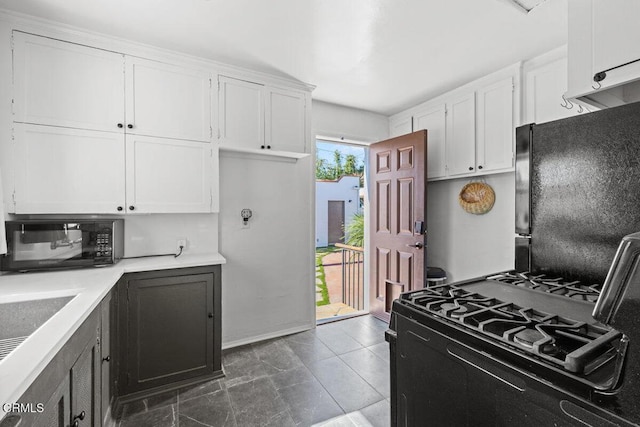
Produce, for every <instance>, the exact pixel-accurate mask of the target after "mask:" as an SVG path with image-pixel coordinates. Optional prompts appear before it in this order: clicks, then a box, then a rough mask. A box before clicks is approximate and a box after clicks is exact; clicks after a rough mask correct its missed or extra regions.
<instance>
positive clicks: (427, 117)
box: [413, 104, 447, 179]
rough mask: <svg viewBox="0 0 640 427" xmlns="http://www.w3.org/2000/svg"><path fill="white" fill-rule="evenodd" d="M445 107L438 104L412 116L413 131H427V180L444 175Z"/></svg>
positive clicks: (418, 111) (445, 170)
mask: <svg viewBox="0 0 640 427" xmlns="http://www.w3.org/2000/svg"><path fill="white" fill-rule="evenodd" d="M446 111H447V109H446V105H445V104H438V105H435V106H431V107H428V108H425V109H421V110H417V111H416V112H415V113H414V115H413V124H414V128H415V130H416V131H417V130H422V129H426V130H427V178H428V179H432V178H442V177H444V176H445V175H446V173H447V169H446V141H445V137H446Z"/></svg>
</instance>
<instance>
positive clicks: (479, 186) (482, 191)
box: [458, 181, 496, 215]
mask: <svg viewBox="0 0 640 427" xmlns="http://www.w3.org/2000/svg"><path fill="white" fill-rule="evenodd" d="M495 201H496V193H495V192H494V191H493V188H491V186H490V185H489V184H487V183H485V182H477V181H474V182H470V183H468V184H466V185H465V186H464V187H462V190H460V194H458V203H460V206H461V207H462V209H464V210H465V211H466V212H468V213H471V214H474V215H483V214H486V213H487V212H489V211H490V210H491V208H493V204H494V203H495Z"/></svg>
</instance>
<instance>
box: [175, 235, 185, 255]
mask: <svg viewBox="0 0 640 427" xmlns="http://www.w3.org/2000/svg"><path fill="white" fill-rule="evenodd" d="M186 249H187V238H186V237H180V238H178V240H176V253H177V252H184V251H185V250H186Z"/></svg>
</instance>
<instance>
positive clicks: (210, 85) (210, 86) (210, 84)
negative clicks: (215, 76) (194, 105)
mask: <svg viewBox="0 0 640 427" xmlns="http://www.w3.org/2000/svg"><path fill="white" fill-rule="evenodd" d="M212 85H213V83H211V77H209V89H211V88H212V87H213V86H212Z"/></svg>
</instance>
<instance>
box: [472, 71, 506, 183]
mask: <svg viewBox="0 0 640 427" xmlns="http://www.w3.org/2000/svg"><path fill="white" fill-rule="evenodd" d="M513 91H514V83H513V78H512V77H508V78H505V79H502V80H500V81H498V82H496V83H493V84H489V85H487V86H483V87H480V88H479V89H478V90H477V114H476V126H477V138H476V166H475V167H476V169H477V170H478V171H485V172H488V171H492V172H493V171H499V170H502V169H509V168H511V167H513V158H514V156H513V138H514V132H515V130H514V126H513Z"/></svg>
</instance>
